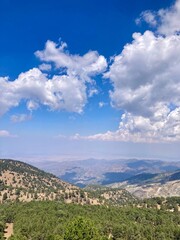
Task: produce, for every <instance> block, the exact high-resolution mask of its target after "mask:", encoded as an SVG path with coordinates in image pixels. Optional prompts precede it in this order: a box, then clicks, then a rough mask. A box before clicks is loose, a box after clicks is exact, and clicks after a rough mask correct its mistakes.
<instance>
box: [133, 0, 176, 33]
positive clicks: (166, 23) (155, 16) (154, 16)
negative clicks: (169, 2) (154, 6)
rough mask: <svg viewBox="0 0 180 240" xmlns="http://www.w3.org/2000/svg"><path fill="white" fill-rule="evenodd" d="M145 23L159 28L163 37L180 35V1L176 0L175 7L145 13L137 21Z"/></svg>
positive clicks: (158, 30)
mask: <svg viewBox="0 0 180 240" xmlns="http://www.w3.org/2000/svg"><path fill="white" fill-rule="evenodd" d="M142 21H145V22H146V23H148V24H149V25H150V26H152V27H155V26H156V27H157V32H158V33H160V34H163V35H172V34H174V33H180V24H179V22H180V0H176V2H175V3H174V5H173V6H171V7H170V8H166V9H160V10H159V11H157V12H155V11H149V10H147V11H144V12H142V13H141V15H140V17H139V18H137V19H136V23H137V24H139V23H140V22H142Z"/></svg>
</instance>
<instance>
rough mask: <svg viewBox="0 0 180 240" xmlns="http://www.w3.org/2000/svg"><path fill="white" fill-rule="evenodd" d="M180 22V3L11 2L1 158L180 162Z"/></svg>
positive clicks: (1, 5)
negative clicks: (159, 159)
mask: <svg viewBox="0 0 180 240" xmlns="http://www.w3.org/2000/svg"><path fill="white" fill-rule="evenodd" d="M179 16H180V1H179V0H176V1H172V0H163V1H162V0H157V1H150V0H147V1H142V0H138V1H130V0H126V1H119V0H111V1H108V0H103V1H101V0H96V1H94V0H92V1H88V0H79V1H73V0H71V1H70V0H66V1H65V0H63V1H62V0H60V1H58V0H51V1H49V0H44V1H40V0H36V1H35V0H32V1H29V2H24V1H22V0H17V1H13V0H2V1H1V2H0V31H1V37H0V156H1V157H6V158H8V157H9V158H16V159H23V160H28V159H32V160H34V161H35V160H41V159H48V160H62V159H76V158H77V159H79V158H81V159H84V158H90V157H94V158H109V159H112V158H124V157H125V158H131V157H137V158H161V159H179V156H180V152H179V142H180V79H179V76H180V70H179V69H180V67H179V65H180V57H179V56H180V36H179V32H180V24H179V22H180V19H179V18H180V17H179Z"/></svg>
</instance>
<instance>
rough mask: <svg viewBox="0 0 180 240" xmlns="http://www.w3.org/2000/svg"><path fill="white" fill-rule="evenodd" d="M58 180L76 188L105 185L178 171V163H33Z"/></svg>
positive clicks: (125, 161)
mask: <svg viewBox="0 0 180 240" xmlns="http://www.w3.org/2000/svg"><path fill="white" fill-rule="evenodd" d="M35 164H36V165H37V166H38V167H40V168H43V169H44V170H46V171H48V172H52V173H53V174H55V175H56V176H59V178H61V179H63V180H65V181H68V182H71V183H73V184H75V185H78V186H86V185H89V184H90V185H91V184H100V185H107V184H113V183H116V182H123V181H125V180H127V179H129V178H131V177H132V178H133V176H136V175H138V174H159V173H166V172H168V171H176V170H178V169H180V162H178V161H177V162H167V161H166V162H165V161H161V160H138V159H128V160H127V159H119V160H104V159H102V160H96V159H88V160H79V161H66V162H52V163H51V162H46V164H45V165H44V164H42V163H35Z"/></svg>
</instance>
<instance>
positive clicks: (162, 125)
mask: <svg viewBox="0 0 180 240" xmlns="http://www.w3.org/2000/svg"><path fill="white" fill-rule="evenodd" d="M163 115H164V116H163ZM80 138H82V139H87V140H101V141H121V142H122V141H123V142H128V141H130V142H175V141H180V108H176V109H175V110H173V111H171V112H166V113H165V114H164V112H163V111H162V116H161V119H159V120H158V121H153V120H152V119H150V118H145V117H142V116H133V115H132V114H130V113H125V114H123V115H122V117H121V122H120V125H119V129H118V130H117V131H115V132H112V131H108V132H106V133H100V134H95V135H91V136H86V137H80V136H79V139H80Z"/></svg>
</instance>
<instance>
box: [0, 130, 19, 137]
mask: <svg viewBox="0 0 180 240" xmlns="http://www.w3.org/2000/svg"><path fill="white" fill-rule="evenodd" d="M0 137H17V136H16V135H12V134H11V133H10V132H8V131H7V130H0Z"/></svg>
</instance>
